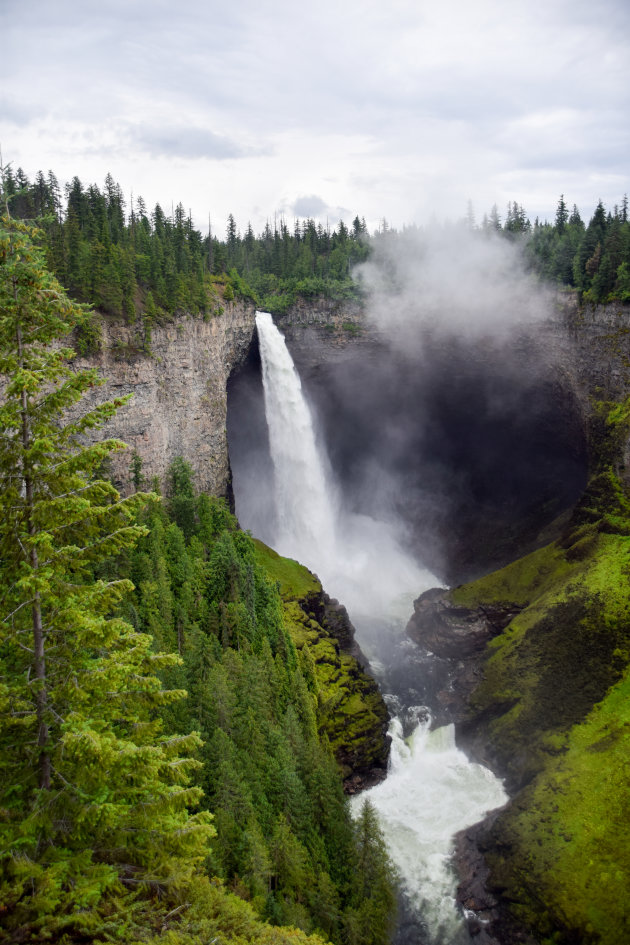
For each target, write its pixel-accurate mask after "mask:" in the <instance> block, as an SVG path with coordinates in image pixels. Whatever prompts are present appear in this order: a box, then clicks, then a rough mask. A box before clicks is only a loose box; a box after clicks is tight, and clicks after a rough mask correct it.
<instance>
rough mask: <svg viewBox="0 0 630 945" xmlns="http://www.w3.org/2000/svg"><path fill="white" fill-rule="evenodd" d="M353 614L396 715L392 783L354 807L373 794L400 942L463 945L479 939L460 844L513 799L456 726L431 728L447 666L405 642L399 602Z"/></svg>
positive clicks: (353, 803)
mask: <svg viewBox="0 0 630 945" xmlns="http://www.w3.org/2000/svg"><path fill="white" fill-rule="evenodd" d="M410 605H411V602H409V607H408V608H407V612H408V613H410V612H411V606H410ZM351 618H352V619H353V621H354V622H355V626H356V628H357V641H358V642H359V644H360V645H361V646H362V647H364V648H365V651H366V654H368V655H369V656H370V658H371V664H370V665H371V669H372V672H373V674H374V675H375V677H376V678H377V679H378V680H379V683H380V685H381V689H382V691H383V695H384V698H385V701H386V703H387V705H388V708H389V710H390V714H391V721H390V726H389V734H390V736H391V739H392V746H391V756H390V762H389V769H388V774H387V778H386V780H385V781H383V782H382V783H381V784H378V785H376V786H375V787H373V788H370V789H368V790H367V791H365V792H363V793H362V794H360V795H356V796H355V797H353V798H352V799H351V806H352V808H353V811H354V812H358V810H359V809H360V807H361V805H362V803H363V801H364V799H365V798H369V800H370V801H371V803H372V804H373V806H374V807H375V808H376V810H377V811H378V814H379V819H380V822H381V826H382V828H383V831H384V834H385V837H386V839H387V844H388V848H389V853H390V856H391V858H392V861H393V862H394V864H395V866H396V868H397V870H398V873H399V876H400V880H401V887H402V888H401V901H400V906H399V917H398V925H397V929H396V933H395V936H394V942H395V943H396V945H464V943H467V942H470V940H471V939H470V935H469V932H468V929H467V926H466V924H465V922H464V921H463V917H462V914H461V912H460V911H459V909H458V907H457V904H456V901H455V889H456V886H457V878H456V876H455V874H454V871H453V867H452V863H451V855H452V852H453V838H454V835H455V834H456V833H458V831H460V830H463V829H464V828H465V827H468V826H471V825H472V824H474V823H476V822H477V821H479V820H481V819H482V818H483V817H484V816H485V814H486V813H487V812H488V811H490V810H492V809H494V808H496V807H500V806H502V805H503V804H504V803H505V802H506V800H507V795H506V794H505V791H504V789H503V785H502V782H501V781H499V780H498V779H497V778H496V777H495V776H494V775H493V774H492V772H491V771H489V770H488V769H487V768H485V767H484V766H483V765H479V764H475V763H473V762H471V761H470V760H469V759H468V758H467V757H466V755H465V754H464V752H462V751H460V750H459V749H458V748H457V746H456V744H455V730H454V727H453V726H452V725H447V726H442V727H440V728H435V729H432V727H431V702H432V699H433V698H434V695H435V689H436V687H437V686H438V685H439V684H440V683H439V680H440V678H441V677H442V675H443V673H442V671H441V670H443V667H438V666H436V663H437V662H438V661H436V660H435V658H434V657H432V656H431V654H428V653H426V652H425V653H423V652H422V651H420V650H419V649H418V648H417V647H416V645H415V644H414V643H413V642H412V641H411V640H409V639H407V638H406V637H405V636H404V632H403V631H404V626H405V621H404V619H402V608H400V605H399V616H398V619H397V618H396V616H395V615H394V616H391V615H390V617H389V619H388V620H387V619H381V620H378V619H375V618H374V617H369V618H367V617H363V618H362V616H361V614H359V613H357V614H356V615H353V614H351ZM362 630H363V632H362Z"/></svg>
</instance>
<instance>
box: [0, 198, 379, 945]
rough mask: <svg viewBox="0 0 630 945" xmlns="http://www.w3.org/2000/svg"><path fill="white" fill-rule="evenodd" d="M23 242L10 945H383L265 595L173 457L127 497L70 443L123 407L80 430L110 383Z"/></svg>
mask: <svg viewBox="0 0 630 945" xmlns="http://www.w3.org/2000/svg"><path fill="white" fill-rule="evenodd" d="M34 235H36V234H33V232H32V231H31V230H30V229H29V228H28V227H26V226H25V225H24V224H21V223H16V222H14V221H13V220H11V219H10V218H8V217H5V218H4V219H3V220H2V225H1V228H0V310H1V312H2V317H1V319H0V373H2V375H4V377H5V379H6V382H5V387H4V391H3V399H2V403H1V405H0V425H1V426H2V428H3V431H4V435H3V437H2V440H1V441H0V552H1V554H0V708H1V713H0V748H1V751H0V940H1V941H6V942H41V941H51V942H63V943H65V945H68V943H72V942H88V941H89V942H99V941H102V942H105V941H118V942H125V943H129V942H136V941H137V942H139V941H142V942H151V941H158V940H159V941H160V942H167V943H170V945H175V943H181V945H192V943H202V942H204V943H205V942H208V941H216V940H218V938H220V940H221V941H222V942H227V943H229V942H233V943H235V945H238V943H244V942H260V943H269V945H271V943H284V942H289V941H291V942H297V943H299V942H306V941H307V934H306V933H311V932H313V933H318V934H320V935H321V936H323V937H324V938H325V939H329V940H331V941H334V942H340V943H341V942H344V943H345V942H348V943H356V945H362V943H366V945H368V943H369V945H377V943H385V942H386V941H387V939H388V934H389V928H390V923H391V918H392V911H393V904H394V886H393V875H392V870H391V866H390V864H389V861H388V858H387V854H386V852H385V848H384V843H383V839H382V836H381V834H380V831H379V828H378V825H377V823H376V820H375V817H374V814H373V812H372V811H371V810H370V808H369V807H366V808H365V809H364V811H363V813H362V815H361V816H360V818H359V819H358V820H357V821H356V823H354V822H353V821H352V820H351V818H350V815H349V811H348V808H347V805H346V802H345V799H344V796H343V792H342V786H341V777H340V772H339V770H338V768H337V766H336V763H335V760H334V758H333V756H332V753H331V751H330V749H329V747H328V743H327V738H326V735H325V731H323V730H321V726H320V725H319V724H318V717H319V715H320V713H319V696H320V694H319V693H318V691H317V683H316V674H315V673H314V671H313V666H312V664H309V659H308V654H307V652H304V653H302V654H299V653H298V651H297V649H296V645H295V644H294V642H293V640H292V638H291V636H290V633H289V629H288V627H287V622H286V619H285V615H284V611H283V604H282V601H281V598H280V596H279V593H278V589H277V583H276V581H275V579H273V578H271V579H270V578H269V577H268V576H267V575H266V573H265V571H264V568H263V567H262V565H261V564H260V563H259V560H258V559H257V556H256V553H255V549H254V544H253V542H252V539H251V538H249V537H248V536H247V535H245V534H244V533H242V532H241V531H240V530H239V529H238V526H237V524H236V522H235V520H234V519H233V518H232V516H231V515H230V514H229V512H228V511H227V509H226V508H225V507H224V506H223V505H222V504H221V503H220V502H218V501H217V500H214V499H211V498H209V497H207V496H203V495H201V496H197V495H196V494H195V491H194V488H193V484H192V482H191V478H190V474H189V470H188V468H187V466H186V465H185V464H184V463H183V462H178V463H176V464H175V465H174V466H173V468H172V470H171V475H170V488H169V490H168V496H166V497H165V498H164V499H162V500H160V498H159V497H158V496H157V495H152V494H149V493H145V492H141V491H137V492H135V493H134V494H132V495H131V496H129V497H128V498H126V499H121V497H120V496H119V495H118V493H117V492H116V489H115V488H114V487H113V485H112V484H111V482H110V481H109V480H108V479H107V475H106V473H107V459H108V456H110V455H111V453H112V451H118V450H121V449H124V444H121V443H119V442H117V441H113V440H107V439H101V440H96V441H94V440H92V441H91V445H88V446H86V445H84V444H83V443H82V434H83V433H85V432H86V431H87V430H91V431H94V430H98V429H100V428H101V427H102V426H103V424H104V423H106V421H107V419H108V418H109V417H111V416H112V415H113V413H114V412H115V411H116V409H117V408H118V407H119V406H120V405H121V403H122V401H117V402H113V403H106V404H103V405H101V406H99V407H97V408H95V409H94V410H92V411H89V412H87V413H86V414H85V415H84V416H82V417H80V418H78V419H77V414H76V411H72V412H71V414H70V413H69V408H71V407H73V406H75V405H76V404H78V403H79V402H80V400H81V397H82V395H83V393H84V392H85V391H86V390H87V389H89V388H91V387H93V386H94V385H96V384H98V383H100V381H99V378H98V376H97V374H96V372H95V371H93V370H89V371H76V370H75V369H74V368H73V366H72V357H73V352H72V350H71V349H70V348H67V347H63V343H64V339H66V338H67V337H68V336H69V334H70V332H71V331H72V330H73V329H75V328H76V327H77V326H79V325H80V324H81V323H82V322H84V321H85V320H86V318H88V317H89V313H88V312H87V311H86V310H85V309H83V308H82V307H80V306H78V305H77V304H76V303H73V302H71V301H70V300H69V299H68V298H67V296H66V294H65V292H64V290H63V289H62V287H61V286H60V284H59V283H58V282H57V280H56V279H55V278H54V277H53V276H51V275H50V274H49V273H48V271H47V270H46V267H45V264H44V259H43V253H42V252H41V251H39V250H38V248H37V246H36V245H35V244H34V242H33V237H34ZM130 463H131V464H132V467H133V471H134V477H135V481H136V485H137V486H140V485H141V481H142V470H141V465H140V463H139V461H138V459H137V458H135V457H130ZM268 923H272V924H273V925H274V926H279V925H280V924H282V925H288V926H292V927H293V928H288V929H284V928H279V927H278V928H275V929H272V927H271V926H270V925H269V924H268ZM300 930H301V931H300ZM313 941H314V940H313Z"/></svg>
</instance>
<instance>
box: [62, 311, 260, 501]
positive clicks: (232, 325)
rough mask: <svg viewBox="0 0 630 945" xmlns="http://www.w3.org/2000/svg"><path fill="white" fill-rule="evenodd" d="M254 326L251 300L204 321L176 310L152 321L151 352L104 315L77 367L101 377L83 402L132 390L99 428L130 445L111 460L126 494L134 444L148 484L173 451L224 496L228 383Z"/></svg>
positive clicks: (129, 329) (205, 485)
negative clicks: (97, 343) (99, 334)
mask: <svg viewBox="0 0 630 945" xmlns="http://www.w3.org/2000/svg"><path fill="white" fill-rule="evenodd" d="M254 326H255V313H254V306H253V305H251V304H244V303H240V302H236V303H231V304H228V305H226V306H225V310H224V311H223V313H222V314H220V315H215V316H213V317H212V318H210V319H209V320H204V319H203V318H201V317H192V316H189V315H182V316H178V317H177V318H175V319H172V320H170V321H168V322H166V323H165V324H163V325H156V326H154V327H153V330H152V337H151V342H150V352H149V353H148V352H146V351H143V350H142V349H141V348H140V347H139V346H138V342H137V336H136V332H135V330H134V328H133V326H129V325H126V324H124V323H121V322H118V321H115V320H113V319H103V342H102V347H101V350H100V351H99V352H98V353H97V354H95V355H91V356H90V357H89V358H84V359H79V361H78V366H80V367H97V368H98V369H99V372H100V374H101V376H102V377H103V378H105V383H104V384H103V386H101V387H98V388H95V389H94V391H93V392H91V394H90V395H89V397H88V398H87V402H90V401H91V402H92V403H97V402H101V401H104V400H109V399H112V398H114V397H123V396H126V395H127V394H131V395H132V398H131V400H130V402H129V403H128V404H126V405H125V406H124V407H122V408H121V409H120V410H119V411H118V413H117V415H116V416H115V417H114V418H113V419H112V420H111V421H110V422H109V423H108V424H107V426H106V428H105V430H104V433H105V435H106V436H108V437H117V438H119V439H121V440H123V441H124V442H125V443H127V444H128V446H129V448H130V449H129V450H128V451H125V452H123V453H118V454H114V458H113V463H114V468H113V476H114V479H115V481H116V483H117V485H118V486H119V488H121V489H122V491H123V492H124V491H127V490H128V489H129V488H130V483H131V472H130V463H131V453H132V451H133V450H135V451H137V453H138V455H139V456H140V457H141V459H142V464H143V465H142V474H143V475H144V477H145V480H146V482H147V484H149V485H150V483H151V481H152V479H153V478H154V477H156V476H157V477H158V479H160V480H163V478H164V475H165V473H166V470H167V469H168V466H169V464H170V462H171V461H172V460H173V459H174V457H175V456H183V457H184V458H185V459H186V460H187V461H188V462H189V463H190V464H191V465H192V467H193V470H194V472H195V481H196V484H197V486H198V488H199V489H202V490H204V491H207V492H211V493H213V494H214V495H219V496H227V497H228V498H229V496H230V488H231V486H230V482H231V476H230V465H229V456H228V444H227V432H226V411H227V381H228V378H229V376H230V372H231V371H232V370H233V368H234V366H235V365H236V364H238V363H240V362H241V361H243V360H244V359H245V357H246V355H247V351H248V349H249V347H250V345H251V343H252V337H253V333H254ZM85 402H86V401H84V402H83V403H84V404H85Z"/></svg>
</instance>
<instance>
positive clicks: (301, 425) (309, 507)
mask: <svg viewBox="0 0 630 945" xmlns="http://www.w3.org/2000/svg"><path fill="white" fill-rule="evenodd" d="M256 326H257V329H258V342H259V346H260V357H261V361H262V370H263V387H264V394H265V414H266V418H267V427H268V429H269V445H270V449H271V457H272V460H273V467H274V491H275V502H276V516H277V523H278V524H277V529H278V531H277V534H276V536H275V542H274V546H275V548H276V549H277V550H278V551H279V552H280V553H281V554H284V555H290V556H292V557H295V558H298V559H299V560H300V561H306V560H308V558H309V556H311V555H312V554H313V549H317V554H318V556H321V557H322V558H330V557H331V556H332V555H334V535H335V527H334V501H333V500H332V494H333V492H332V488H331V486H330V485H329V484H328V482H327V479H328V477H327V475H326V471H325V469H324V462H323V461H322V458H321V457H322V451H321V450H320V449H318V447H317V443H316V439H315V430H314V427H313V420H312V417H311V413H310V410H309V408H308V404H307V403H306V400H305V399H304V395H303V393H302V384H301V382H300V378H299V375H298V373H297V371H296V370H295V365H294V364H293V359H292V358H291V355H290V354H289V351H288V349H287V346H286V344H285V342H284V338H283V337H282V335H281V334H280V332H279V331H278V329H277V328H276V326H275V325H274V323H273V319H272V317H271V315H269V314H268V313H267V312H256Z"/></svg>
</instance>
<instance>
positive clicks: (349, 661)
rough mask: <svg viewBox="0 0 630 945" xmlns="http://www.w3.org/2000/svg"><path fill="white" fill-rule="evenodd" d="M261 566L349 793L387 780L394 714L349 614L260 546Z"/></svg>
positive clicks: (293, 565) (313, 581)
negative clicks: (276, 594) (365, 660)
mask: <svg viewBox="0 0 630 945" xmlns="http://www.w3.org/2000/svg"><path fill="white" fill-rule="evenodd" d="M255 545H256V557H257V561H258V563H259V564H260V565H261V566H262V567H263V568H264V569H265V571H266V572H267V574H268V575H269V576H270V577H271V578H272V580H274V581H276V582H277V584H278V588H279V591H280V596H281V597H282V601H283V609H284V618H285V625H286V627H287V630H288V631H289V633H290V635H291V638H292V639H293V642H294V644H295V646H296V649H297V650H298V652H299V654H300V658H301V660H302V663H303V666H304V667H305V668H306V670H307V673H306V675H307V678H308V679H309V683H310V686H311V689H312V691H313V692H314V693H315V694H316V697H317V723H318V727H319V731H320V734H321V735H325V736H326V737H327V738H328V741H329V742H330V745H331V748H332V750H333V753H334V755H335V757H336V759H337V761H338V762H339V765H340V767H341V770H342V774H343V777H344V779H345V781H346V789H347V790H356V789H357V788H358V787H364V786H365V785H367V784H369V783H374V781H376V780H378V779H379V778H380V777H382V776H384V774H385V771H386V768H387V758H388V754H389V741H388V739H387V737H386V732H387V725H388V713H387V708H386V706H385V703H384V702H383V699H382V697H381V694H380V692H379V690H378V687H377V685H376V683H375V682H374V680H373V679H372V678H371V677H369V676H367V675H366V673H365V672H364V671H363V669H362V668H361V665H360V663H359V662H358V660H357V655H358V654H359V650H358V648H357V647H356V644H355V643H354V640H353V629H352V625H351V624H350V621H349V619H348V615H347V613H346V611H345V608H343V607H341V606H340V605H339V604H337V602H336V601H332V600H331V599H330V598H329V597H328V596H327V595H326V594H325V593H324V591H323V589H322V586H321V584H320V583H319V581H318V580H317V578H316V577H315V576H314V575H313V574H311V572H310V571H309V570H308V569H307V568H305V567H303V566H302V565H301V564H298V562H297V561H293V560H291V559H289V558H282V557H280V555H278V554H277V553H276V552H275V551H273V550H272V549H271V548H269V547H267V545H265V544H263V543H262V542H261V541H255Z"/></svg>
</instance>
